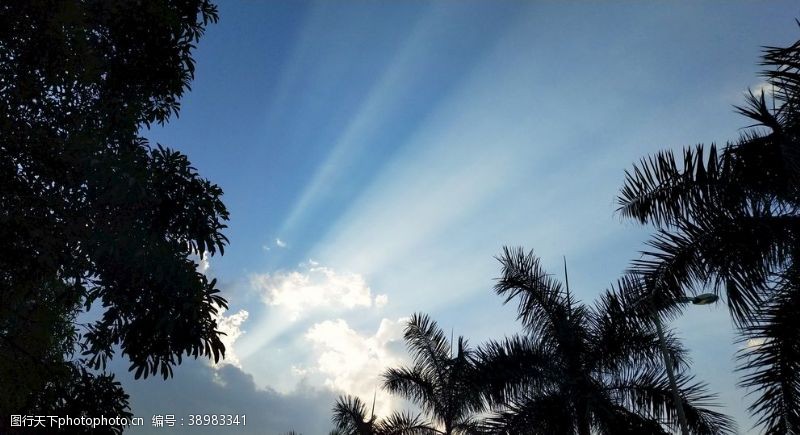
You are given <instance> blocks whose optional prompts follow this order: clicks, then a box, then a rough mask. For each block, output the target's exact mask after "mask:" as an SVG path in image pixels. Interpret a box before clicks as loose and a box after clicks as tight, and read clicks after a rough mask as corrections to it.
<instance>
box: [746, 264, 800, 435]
mask: <svg viewBox="0 0 800 435" xmlns="http://www.w3.org/2000/svg"><path fill="white" fill-rule="evenodd" d="M798 313H800V272H798V270H797V268H794V267H793V268H792V269H790V271H789V272H788V273H786V274H784V275H783V276H782V277H781V279H780V280H779V282H778V283H777V289H776V291H775V293H774V295H773V297H772V298H771V300H769V301H768V302H765V303H764V307H763V308H762V309H761V310H760V315H759V317H758V320H757V322H756V323H755V325H753V326H752V327H750V328H748V329H747V330H745V331H744V335H743V338H742V343H744V344H745V348H744V349H743V350H742V351H740V353H739V354H738V355H737V358H738V359H739V361H740V366H739V368H738V370H740V371H743V372H744V373H745V374H744V376H743V377H742V381H741V382H740V385H742V386H743V387H745V388H748V389H749V390H750V394H754V395H756V399H755V401H754V402H753V404H752V405H751V406H750V407H749V410H750V411H751V412H752V413H753V414H754V415H756V416H757V417H758V421H757V423H756V424H757V425H758V426H763V427H764V428H765V432H766V433H770V434H772V433H776V434H777V433H800V318H798V316H797V314H798Z"/></svg>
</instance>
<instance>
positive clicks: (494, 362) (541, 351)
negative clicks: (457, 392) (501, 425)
mask: <svg viewBox="0 0 800 435" xmlns="http://www.w3.org/2000/svg"><path fill="white" fill-rule="evenodd" d="M477 360H478V362H477V365H476V372H477V373H478V376H479V377H480V378H481V379H483V387H482V390H483V395H484V396H485V398H486V399H487V400H488V401H489V402H490V403H493V404H502V403H506V402H508V401H510V400H513V399H518V398H520V397H522V396H524V395H525V394H526V393H529V392H531V391H542V390H546V389H547V388H549V387H551V386H553V385H555V384H557V383H558V381H559V380H561V379H562V378H563V376H564V373H563V364H562V362H561V361H560V357H559V355H557V354H556V353H554V351H553V349H552V347H549V346H548V345H547V344H545V343H542V342H539V341H536V340H534V339H533V338H531V337H528V336H520V335H514V336H512V337H510V338H505V339H504V340H502V341H489V342H488V343H486V344H485V345H483V346H481V347H480V348H478V358H477Z"/></svg>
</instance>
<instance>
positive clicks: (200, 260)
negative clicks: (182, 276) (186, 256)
mask: <svg viewBox="0 0 800 435" xmlns="http://www.w3.org/2000/svg"><path fill="white" fill-rule="evenodd" d="M192 257H193V259H194V261H195V263H196V264H197V271H198V272H200V273H202V274H203V275H206V272H208V269H209V268H211V260H210V259H209V258H210V256H209V255H208V252H204V253H203V255H202V256H200V257H198V256H195V255H192Z"/></svg>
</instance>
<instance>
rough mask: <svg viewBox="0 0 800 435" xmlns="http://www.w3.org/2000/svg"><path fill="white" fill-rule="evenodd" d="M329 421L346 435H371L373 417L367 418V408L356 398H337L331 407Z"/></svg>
mask: <svg viewBox="0 0 800 435" xmlns="http://www.w3.org/2000/svg"><path fill="white" fill-rule="evenodd" d="M331 421H332V422H333V424H334V425H335V426H336V429H337V430H339V431H340V432H342V433H344V434H346V435H371V434H372V433H374V424H375V417H374V416H371V417H367V406H366V404H365V403H364V402H363V401H361V399H359V398H358V397H353V396H350V395H347V396H339V398H338V399H337V400H336V404H335V405H334V406H333V417H331Z"/></svg>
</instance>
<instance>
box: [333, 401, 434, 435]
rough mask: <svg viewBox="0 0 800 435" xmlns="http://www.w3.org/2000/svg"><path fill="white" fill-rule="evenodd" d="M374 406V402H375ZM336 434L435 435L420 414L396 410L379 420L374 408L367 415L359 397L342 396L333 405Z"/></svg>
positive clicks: (334, 432) (364, 405) (365, 407)
mask: <svg viewBox="0 0 800 435" xmlns="http://www.w3.org/2000/svg"><path fill="white" fill-rule="evenodd" d="M373 406H374V404H373ZM331 420H332V421H333V424H334V425H335V427H336V429H335V430H334V431H333V432H332V434H335V435H433V434H435V433H436V432H434V431H433V430H431V429H430V428H429V427H428V425H427V424H426V423H425V422H424V421H423V420H422V419H421V418H420V416H418V415H417V416H412V415H411V414H408V413H403V412H394V413H392V414H391V415H390V416H389V417H387V418H385V419H383V420H379V419H378V418H377V417H376V416H375V413H374V409H373V410H372V411H371V412H370V413H369V416H367V406H366V404H365V403H364V402H363V401H361V399H359V398H358V397H353V396H340V397H339V398H338V399H337V401H336V405H334V407H333V417H332V418H331Z"/></svg>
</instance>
